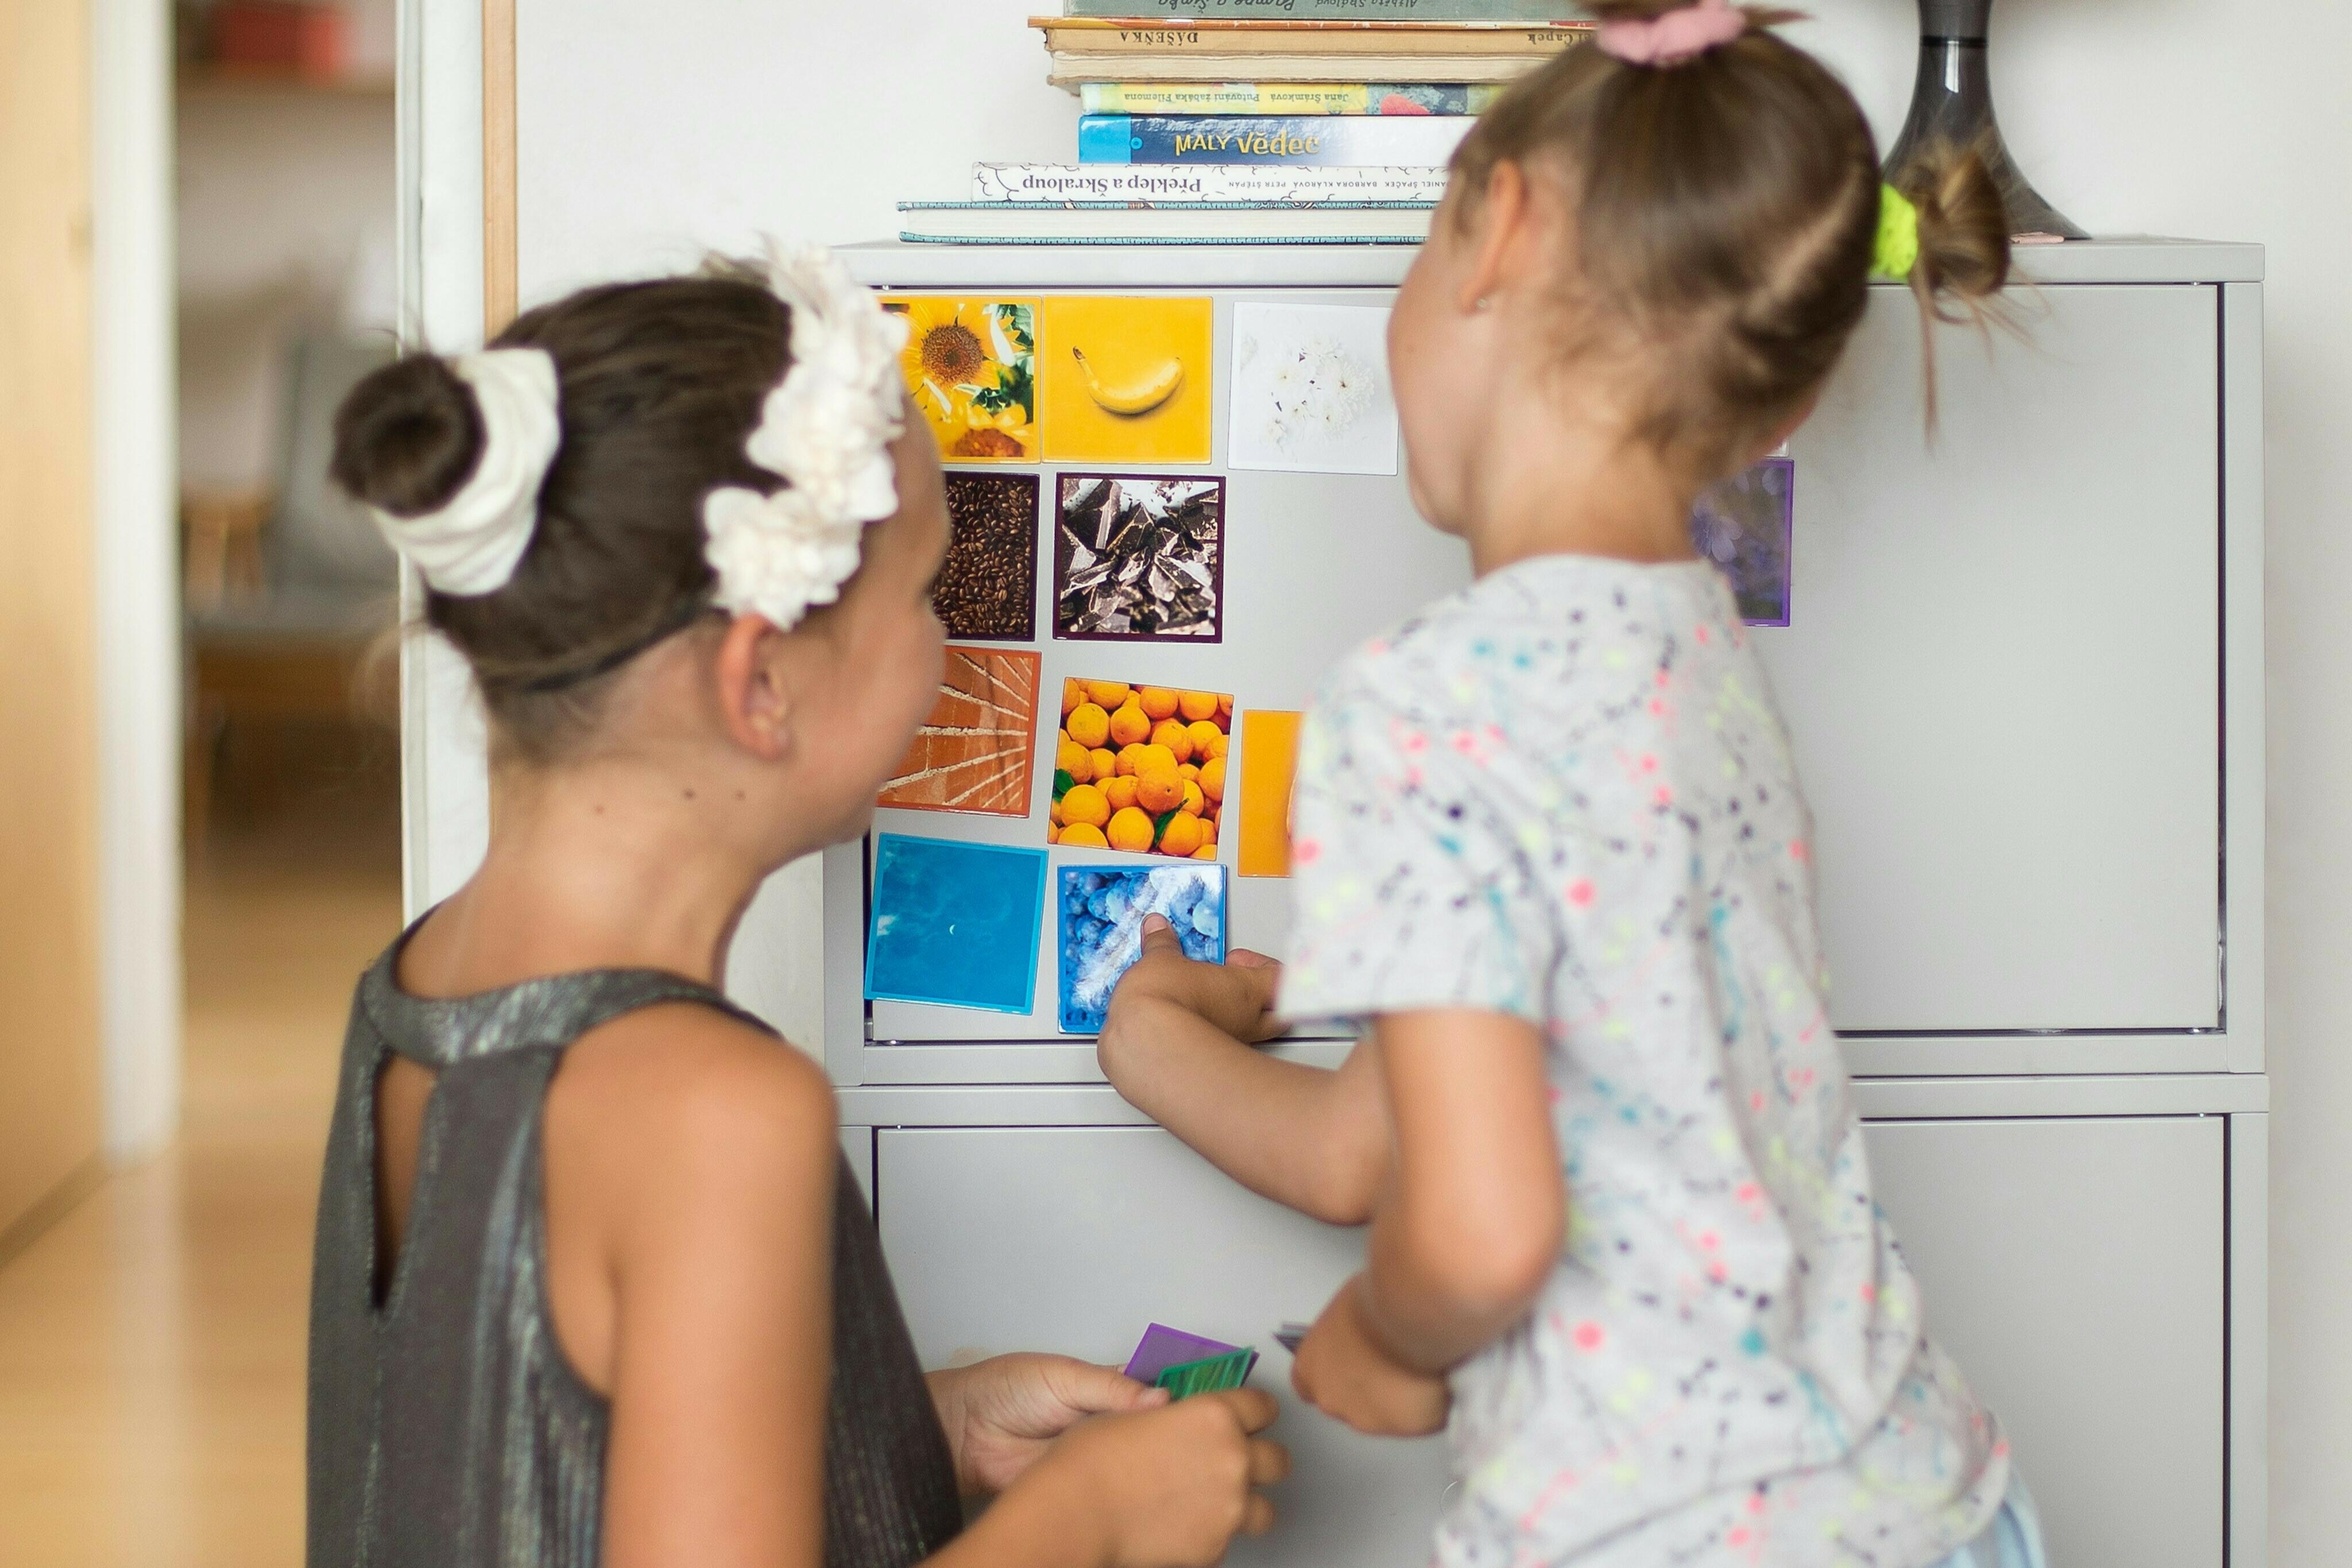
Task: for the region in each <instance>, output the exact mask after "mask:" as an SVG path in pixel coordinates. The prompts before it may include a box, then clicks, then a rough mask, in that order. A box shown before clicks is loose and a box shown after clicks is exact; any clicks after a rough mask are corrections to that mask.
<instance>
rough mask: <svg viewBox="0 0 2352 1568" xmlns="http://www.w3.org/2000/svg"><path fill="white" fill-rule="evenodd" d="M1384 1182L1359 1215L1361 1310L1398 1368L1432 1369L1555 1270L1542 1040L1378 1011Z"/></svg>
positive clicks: (1452, 1359) (1456, 1355) (1558, 1196)
mask: <svg viewBox="0 0 2352 1568" xmlns="http://www.w3.org/2000/svg"><path fill="white" fill-rule="evenodd" d="M1377 1036H1378V1039H1379V1040H1380V1047H1381V1065H1382V1067H1383V1068H1384V1069H1385V1076H1386V1079H1387V1087H1388V1097H1389V1103H1390V1106H1391V1112H1390V1114H1391V1117H1392V1118H1393V1119H1394V1122H1395V1124H1396V1150H1397V1154H1396V1160H1397V1166H1396V1179H1395V1181H1394V1182H1392V1183H1391V1184H1390V1186H1388V1188H1387V1189H1386V1190H1385V1191H1384V1192H1383V1193H1382V1195H1381V1203H1380V1207H1379V1211H1378V1213H1377V1214H1375V1215H1374V1217H1373V1219H1372V1242H1371V1260H1370V1267H1368V1268H1367V1269H1366V1270H1365V1288H1364V1302H1363V1304H1364V1309H1365V1315H1366V1318H1367V1320H1368V1322H1369V1326H1370V1329H1371V1331H1372V1333H1373V1334H1374V1335H1375V1336H1376V1337H1377V1338H1378V1339H1379V1341H1380V1342H1381V1344H1382V1345H1383V1346H1384V1347H1385V1348H1386V1349H1387V1350H1388V1351H1389V1352H1390V1353H1391V1354H1392V1355H1393V1356H1395V1357H1396V1358H1397V1359H1398V1360H1399V1361H1401V1362H1402V1363H1403V1364H1405V1365H1407V1366H1409V1367H1412V1368H1414V1369H1416V1370H1418V1371H1422V1372H1432V1373H1433V1372H1441V1371H1444V1369H1445V1368H1447V1367H1449V1366H1452V1365H1453V1364H1454V1363H1456V1362H1458V1361H1460V1360H1462V1359H1463V1358H1464V1357H1465V1356H1467V1355H1469V1354H1471V1353H1472V1352H1474V1351H1476V1350H1479V1349H1482V1348H1484V1347H1485V1346H1486V1344H1487V1343H1489V1342H1491V1341H1493V1340H1494V1339H1495V1338H1496V1336H1498V1335H1499V1334H1501V1333H1503V1332H1504V1331H1505V1330H1506V1329H1507V1328H1509V1327H1510V1326H1511V1325H1512V1324H1514V1323H1516V1322H1518V1320H1519V1319H1520V1318H1521V1317H1522V1316H1524V1315H1525V1314H1526V1312H1527V1310H1528V1307H1529V1306H1530V1305H1532V1304H1533V1303H1534V1301H1535V1299H1536V1296H1537V1294H1538V1292H1539V1291H1542V1289H1543V1286H1544V1281H1546V1280H1548V1279H1549V1278H1550V1277H1551V1273H1552V1270H1554V1269H1555V1268H1557V1267H1558V1266H1559V1254H1560V1245H1561V1241H1562V1239H1563V1238H1564V1236H1565V1233H1566V1228H1567V1218H1568V1200H1567V1195H1566V1192H1565V1191H1564V1189H1563V1186H1562V1184H1561V1180H1560V1162H1559V1145H1558V1143H1557V1141H1556V1140H1555V1139H1554V1137H1553V1135H1552V1124H1551V1087H1550V1084H1549V1081H1548V1080H1547V1079H1546V1077H1545V1074H1544V1042H1543V1036H1542V1034H1541V1032H1540V1031H1539V1030H1537V1029H1536V1027H1535V1026H1534V1025H1532V1024H1530V1023H1528V1022H1526V1021H1525V1020H1523V1019H1515V1018H1510V1017H1507V1016H1506V1015H1505V1014H1502V1013H1495V1012H1482V1011H1471V1010H1466V1009H1463V1010H1446V1011H1430V1012H1411V1013H1397V1014H1392V1015H1390V1016H1388V1017H1384V1018H1382V1019H1381V1020H1380V1023H1379V1026H1378V1030H1377Z"/></svg>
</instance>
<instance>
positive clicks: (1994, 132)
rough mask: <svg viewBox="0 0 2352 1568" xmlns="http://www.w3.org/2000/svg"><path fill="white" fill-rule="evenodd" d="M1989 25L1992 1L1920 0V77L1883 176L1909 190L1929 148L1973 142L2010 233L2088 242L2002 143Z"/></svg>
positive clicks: (2087, 236) (1899, 186)
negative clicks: (1988, 56)
mask: <svg viewBox="0 0 2352 1568" xmlns="http://www.w3.org/2000/svg"><path fill="white" fill-rule="evenodd" d="M1991 25H1992V0H1919V80H1918V84H1917V86H1916V87H1915V88H1913V89H1912V92H1911V117H1910V118H1909V119H1908V120H1905V121H1904V122H1903V134H1902V135H1900V136H1898V137H1896V138H1895V151H1894V152H1891V153H1889V154H1888V155H1887V159H1886V168H1887V178H1888V180H1889V181H1890V182H1892V183H1894V184H1895V186H1897V187H1898V188H1902V189H1916V187H1917V185H1918V184H1920V183H1924V182H1923V181H1921V180H1918V179H1916V178H1906V176H1908V175H1911V174H1912V166H1913V164H1914V163H1915V162H1917V161H1918V160H1919V159H1921V158H1923V157H1924V156H1925V155H1926V154H1927V150H1928V149H1929V148H1930V147H1933V146H1935V145H1937V144H1938V143H1941V142H1950V143H1954V144H1957V145H1960V146H1974V147H1975V148H1976V149H1977V151H1978V152H1979V153H1980V154H1981V155H1982V156H1983V158H1984V160H1985V164H1986V166H1987V167H1988V168H1989V169H1990V171H1991V172H1992V177H1993V179H1994V181H1995V182H1996V183H1999V185H2000V194H2001V200H2002V201H2003V202H2004V203H2005V204H2007V206H2008V208H2009V226H2010V231H2011V233H2012V234H2048V235H2059V236H2061V237H2063V238H2065V239H2088V238H2090V237H2091V236H2090V235H2088V234H2086V233H2084V231H2083V230H2082V229H2081V228H2079V227H2077V226H2076V225H2074V224H2073V223H2071V222H2069V221H2068V220H2067V219H2066V217H2065V216H2064V215H2063V214H2061V213H2060V212H2059V211H2058V209H2057V208H2055V207H2053V206H2052V205H2051V204H2049V203H2048V202H2045V201H2043V200H2042V193H2041V192H2039V191H2036V190H2035V189H2034V188H2033V184H2032V182H2031V181H2030V180H2028V179H2026V177H2025V176H2024V175H2023V174H2022V173H2021V172H2019V171H2018V167H2017V162H2016V160H2014V159H2012V158H2011V157H2010V155H2009V147H2008V144H2007V143H2005V142H2003V141H2001V138H2000V122H1999V121H1998V120H1995V119H1994V118H1993V112H1992V83H1991V81H1990V78H1989V77H1988V76H1987V74H1986V71H1985V34H1986V32H1987V30H1988V29H1989V28H1990V26H1991Z"/></svg>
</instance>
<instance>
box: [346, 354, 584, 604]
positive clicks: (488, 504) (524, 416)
mask: <svg viewBox="0 0 2352 1568" xmlns="http://www.w3.org/2000/svg"><path fill="white" fill-rule="evenodd" d="M448 365H449V369H450V371H451V372H452V373H454V374H455V375H456V376H457V379H458V380H460V381H462V382H465V383H466V384H467V386H469V387H471V388H472V389H473V392H474V403H475V406H476V407H477V408H478V409H479V410H480V411H481V415H482V452H481V455H480V456H479V457H478V458H477V459H476V460H475V463H474V472H473V473H472V474H471V475H470V476H467V480H466V483H465V484H464V485H463V486H460V487H459V489H458V491H457V494H456V495H454V496H452V497H449V499H448V500H447V501H446V503H444V504H443V505H442V506H441V507H438V508H437V509H436V510H434V511H430V512H426V513H425V514H423V515H422V516H419V517H402V516H401V515H400V514H398V513H397V512H387V511H385V510H384V509H383V508H382V507H369V508H368V511H369V513H370V514H371V515H372V516H373V517H374V518H375V526H376V528H378V530H380V531H381V532H382V533H383V537H384V538H385V539H386V540H387V541H388V542H389V543H390V544H391V545H392V548H393V549H396V550H399V551H401V552H402V553H403V554H404V555H406V556H407V557H408V559H411V560H413V561H415V563H416V570H418V571H420V572H422V573H423V574H424V576H425V581H426V582H427V583H428V584H430V585H431V586H432V587H433V588H434V589H435V590H436V591H438V592H442V593H448V594H456V595H459V596H473V595H478V594H484V593H495V592H497V591H499V589H501V588H504V587H505V586H506V585H507V583H508V582H509V580H511V579H512V578H513V577H514V574H515V566H516V564H517V563H518V562H520V560H521V559H522V552H523V551H524V550H525V549H529V548H530V536H531V533H532V531H533V530H534V529H536V528H538V527H539V489H540V486H541V485H543V484H544V483H546V481H547V468H548V465H549V464H551V463H552V462H554V461H555V452H556V448H557V447H559V446H561V445H562V444H563V422H562V418H561V417H560V415H559V413H558V412H557V406H556V395H555V361H554V359H553V358H552V357H551V356H550V355H549V353H548V352H547V350H544V349H488V350H483V351H482V352H480V353H478V354H459V355H457V357H455V358H453V359H451V360H450V361H448Z"/></svg>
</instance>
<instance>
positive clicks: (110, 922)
mask: <svg viewBox="0 0 2352 1568" xmlns="http://www.w3.org/2000/svg"><path fill="white" fill-rule="evenodd" d="M90 13H91V15H90V25H91V46H92V47H91V50H90V65H91V74H92V79H91V92H90V107H91V114H90V120H91V125H90V201H91V207H92V209H93V210H92V214H91V219H92V221H91V225H90V285H91V295H92V298H95V299H96V300H97V302H98V308H97V310H96V312H95V313H94V315H93V318H92V326H93V331H92V339H93V341H92V343H91V345H90V349H91V377H90V382H91V393H92V398H93V402H94V404H95V408H94V411H93V423H92V427H91V428H92V435H93V439H92V442H91V456H92V459H93V463H94V466H95V474H94V478H93V483H92V486H91V499H92V503H93V507H92V517H93V527H94V529H95V533H96V539H97V547H98V548H97V550H96V552H95V558H96V559H97V561H98V563H99V570H98V574H97V581H96V588H97V592H98V604H97V607H96V608H97V627H98V684H99V700H100V712H99V780H100V783H99V861H100V864H99V900H100V913H99V942H100V958H99V976H100V1015H99V1021H100V1038H101V1040H102V1041H103V1045H102V1057H103V1062H104V1077H103V1085H104V1093H105V1131H106V1149H107V1153H108V1155H110V1157H112V1158H113V1159H116V1160H124V1159H129V1158H131V1157H133V1156H135V1155H140V1154H142V1153H144V1152H145V1151H147V1150H148V1149H151V1148H152V1147H154V1146H155V1145H159V1144H161V1143H162V1142H163V1141H164V1140H165V1139H167V1138H168V1137H169V1136H170V1135H171V1134H172V1131H173V1127H174V1126H176V1125H177V1124H178V1122H179V1112H180V637H179V631H180V590H179V571H178V566H179V549H178V546H179V539H178V529H177V526H176V519H177V511H176V503H175V474H176V468H175V463H174V455H173V428H172V396H173V389H172V363H173V354H172V184H171V180H172V132H171V125H172V121H171V16H170V7H169V6H168V5H165V4H163V0H98V4H97V5H93V6H92V7H91V8H90Z"/></svg>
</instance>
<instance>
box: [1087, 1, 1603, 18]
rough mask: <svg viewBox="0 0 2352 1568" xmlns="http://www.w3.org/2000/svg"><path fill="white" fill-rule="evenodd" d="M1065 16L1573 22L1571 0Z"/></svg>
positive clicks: (1139, 7) (1245, 4)
mask: <svg viewBox="0 0 2352 1568" xmlns="http://www.w3.org/2000/svg"><path fill="white" fill-rule="evenodd" d="M1062 14H1063V15H1064V16H1097V17H1118V16H1139V17H1140V16H1149V17H1155V18H1164V19H1165V20H1168V21H1171V22H1185V21H1193V22H1205V21H1220V22H1568V21H1577V20H1580V19H1582V18H1583V17H1584V16H1585V15H1586V8H1585V7H1584V6H1582V5H1573V4H1570V3H1568V0H1062Z"/></svg>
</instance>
